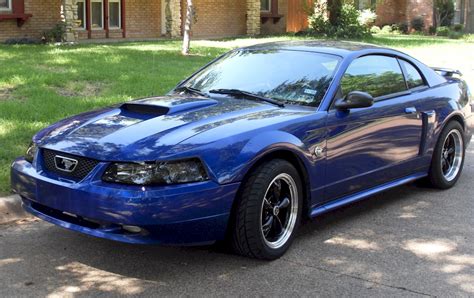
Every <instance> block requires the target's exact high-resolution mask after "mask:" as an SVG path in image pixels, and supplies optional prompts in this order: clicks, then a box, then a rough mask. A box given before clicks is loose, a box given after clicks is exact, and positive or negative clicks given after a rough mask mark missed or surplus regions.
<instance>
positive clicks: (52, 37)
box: [41, 22, 66, 42]
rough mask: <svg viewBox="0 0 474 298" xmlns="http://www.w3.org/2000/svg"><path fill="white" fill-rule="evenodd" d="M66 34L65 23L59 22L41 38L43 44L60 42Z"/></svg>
mask: <svg viewBox="0 0 474 298" xmlns="http://www.w3.org/2000/svg"><path fill="white" fill-rule="evenodd" d="M65 33H66V23H64V22H59V23H57V24H56V25H54V27H53V28H52V29H51V30H48V31H45V32H43V37H42V38H41V39H42V40H43V41H44V42H61V41H63V36H64V34H65Z"/></svg>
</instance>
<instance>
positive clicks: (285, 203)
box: [278, 198, 290, 209]
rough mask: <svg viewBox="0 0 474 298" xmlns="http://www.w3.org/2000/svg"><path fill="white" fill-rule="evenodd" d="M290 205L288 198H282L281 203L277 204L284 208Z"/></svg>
mask: <svg viewBox="0 0 474 298" xmlns="http://www.w3.org/2000/svg"><path fill="white" fill-rule="evenodd" d="M288 206H290V199H288V198H284V199H283V200H282V201H281V203H280V204H279V205H278V208H280V209H284V208H286V207H288Z"/></svg>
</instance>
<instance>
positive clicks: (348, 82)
mask: <svg viewBox="0 0 474 298" xmlns="http://www.w3.org/2000/svg"><path fill="white" fill-rule="evenodd" d="M341 89H342V93H343V96H346V95H347V94H348V93H349V92H351V91H363V92H367V93H369V94H370V95H372V96H373V97H374V98H375V97H380V96H385V95H389V94H392V93H398V92H402V91H405V90H406V84H405V78H404V77H403V73H402V70H401V68H400V65H399V63H398V61H397V59H395V58H392V57H387V56H380V55H371V56H364V57H361V58H357V59H355V60H354V61H353V62H352V63H351V65H349V67H348V68H347V70H346V73H345V74H344V76H343V77H342V79H341Z"/></svg>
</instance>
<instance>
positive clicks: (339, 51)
mask: <svg viewBox="0 0 474 298" xmlns="http://www.w3.org/2000/svg"><path fill="white" fill-rule="evenodd" d="M241 50H293V51H307V52H318V53H326V54H333V55H338V56H342V57H345V56H347V55H349V54H351V53H354V52H358V51H363V50H380V51H381V52H386V51H393V52H395V51H394V50H392V49H388V48H383V47H379V46H375V45H372V44H367V43H361V42H351V41H336V40H298V41H278V42H269V43H262V44H257V45H253V46H249V47H244V48H241Z"/></svg>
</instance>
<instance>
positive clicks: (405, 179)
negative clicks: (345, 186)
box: [310, 173, 428, 217]
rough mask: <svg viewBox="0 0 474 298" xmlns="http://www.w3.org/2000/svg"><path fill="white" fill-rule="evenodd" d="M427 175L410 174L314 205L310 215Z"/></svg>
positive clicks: (321, 212)
mask: <svg viewBox="0 0 474 298" xmlns="http://www.w3.org/2000/svg"><path fill="white" fill-rule="evenodd" d="M426 176H428V174H427V173H416V174H412V175H410V176H405V177H403V178H400V179H397V180H393V181H390V182H387V183H384V184H381V185H379V186H376V187H373V188H369V189H367V190H364V191H361V192H358V193H355V194H351V195H348V196H345V197H342V198H339V199H337V200H335V201H331V202H329V203H326V204H324V205H321V206H317V207H314V208H313V209H312V210H311V214H310V216H311V217H316V216H319V215H321V214H324V213H326V212H329V211H332V210H334V209H337V208H340V207H342V206H345V205H348V204H351V203H354V202H357V201H360V200H363V199H365V198H367V197H370V196H372V195H375V194H377V193H380V192H383V191H385V190H388V189H391V188H394V187H397V186H400V185H403V184H406V183H409V182H412V181H415V180H418V179H420V178H423V177H426Z"/></svg>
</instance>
